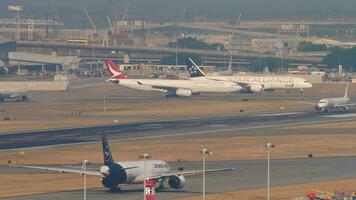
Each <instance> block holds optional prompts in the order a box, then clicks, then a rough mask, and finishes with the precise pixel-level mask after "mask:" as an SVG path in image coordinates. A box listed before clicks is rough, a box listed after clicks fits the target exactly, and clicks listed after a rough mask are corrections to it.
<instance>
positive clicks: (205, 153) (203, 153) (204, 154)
mask: <svg viewBox="0 0 356 200" xmlns="http://www.w3.org/2000/svg"><path fill="white" fill-rule="evenodd" d="M200 153H201V154H202V155H203V200H205V157H206V156H209V155H211V154H213V152H211V151H210V150H209V149H206V148H204V149H203V150H201V151H200Z"/></svg>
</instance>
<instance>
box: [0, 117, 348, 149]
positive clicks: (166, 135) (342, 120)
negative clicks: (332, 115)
mask: <svg viewBox="0 0 356 200" xmlns="http://www.w3.org/2000/svg"><path fill="white" fill-rule="evenodd" d="M352 120H354V119H352ZM352 120H351V119H346V120H345V119H339V120H320V121H313V122H299V123H286V124H274V125H264V126H249V127H240V128H226V129H217V130H206V131H196V132H187V133H176V134H165V135H154V136H141V137H132V138H125V139H111V140H110V141H113V142H116V141H131V140H145V139H156V138H170V137H178V136H187V135H202V134H209V133H219V132H227V131H239V130H249V129H263V128H279V127H288V126H296V125H309V124H319V123H332V122H345V121H352ZM100 142H101V141H93V142H78V143H70V144H56V145H45V146H38V147H27V148H17V149H5V150H0V152H7V151H17V150H27V149H40V148H47V147H62V146H72V145H79V144H80V145H83V144H96V143H100Z"/></svg>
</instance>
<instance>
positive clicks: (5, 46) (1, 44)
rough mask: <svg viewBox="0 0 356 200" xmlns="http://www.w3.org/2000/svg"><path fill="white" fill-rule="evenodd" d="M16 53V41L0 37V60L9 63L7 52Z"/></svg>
mask: <svg viewBox="0 0 356 200" xmlns="http://www.w3.org/2000/svg"><path fill="white" fill-rule="evenodd" d="M14 51H16V41H14V40H10V39H7V38H5V37H4V36H2V35H0V60H1V61H2V62H4V63H8V61H9V52H14Z"/></svg>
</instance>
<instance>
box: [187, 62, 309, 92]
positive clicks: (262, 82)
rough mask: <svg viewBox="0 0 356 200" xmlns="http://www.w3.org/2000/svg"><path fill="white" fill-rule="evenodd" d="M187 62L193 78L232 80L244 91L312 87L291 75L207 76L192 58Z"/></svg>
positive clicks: (306, 81) (305, 81) (303, 80)
mask: <svg viewBox="0 0 356 200" xmlns="http://www.w3.org/2000/svg"><path fill="white" fill-rule="evenodd" d="M186 64H187V68H188V71H189V73H190V76H191V79H192V80H216V81H231V82H234V83H238V84H239V85H240V86H242V87H243V89H242V90H241V91H242V92H251V93H260V92H263V91H270V90H274V89H304V88H311V87H312V84H311V83H310V82H309V81H308V80H305V79H303V78H298V77H291V76H257V75H254V76H250V75H246V76H206V75H205V74H204V72H203V71H202V70H201V69H200V68H199V67H198V65H196V64H195V63H194V61H193V60H192V59H191V58H187V60H186Z"/></svg>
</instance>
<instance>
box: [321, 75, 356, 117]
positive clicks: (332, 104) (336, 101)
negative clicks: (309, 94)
mask: <svg viewBox="0 0 356 200" xmlns="http://www.w3.org/2000/svg"><path fill="white" fill-rule="evenodd" d="M349 87H350V81H348V82H347V84H346V90H345V95H344V96H343V97H336V98H327V99H320V101H319V102H318V103H316V104H315V110H316V111H319V112H329V111H342V112H347V111H348V110H350V108H352V107H356V103H350V98H349Z"/></svg>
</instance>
